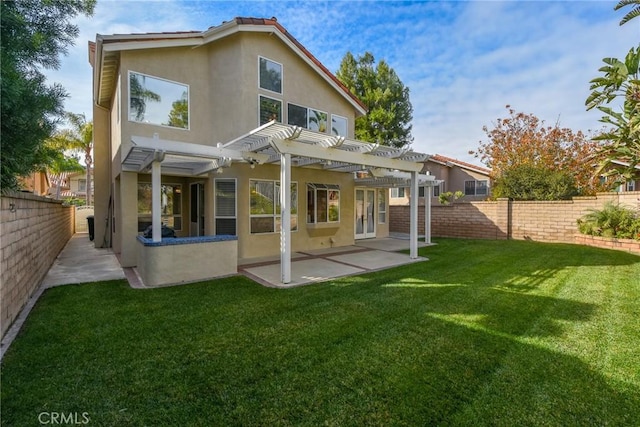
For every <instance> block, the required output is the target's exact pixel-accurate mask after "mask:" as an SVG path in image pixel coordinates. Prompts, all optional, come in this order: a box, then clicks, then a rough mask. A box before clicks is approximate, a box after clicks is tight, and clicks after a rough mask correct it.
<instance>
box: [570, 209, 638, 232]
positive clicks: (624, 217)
mask: <svg viewBox="0 0 640 427" xmlns="http://www.w3.org/2000/svg"><path fill="white" fill-rule="evenodd" d="M578 230H579V231H580V233H582V234H587V235H589V236H602V237H613V238H618V239H636V240H640V217H639V216H638V214H637V213H636V212H635V211H633V210H632V209H629V208H625V207H623V206H620V205H614V204H613V203H611V202H608V203H607V204H605V205H604V207H603V208H602V209H600V210H598V209H591V211H590V212H589V213H588V214H586V215H585V216H583V217H582V218H580V219H579V220H578Z"/></svg>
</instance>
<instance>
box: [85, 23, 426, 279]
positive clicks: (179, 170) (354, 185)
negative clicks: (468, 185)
mask: <svg viewBox="0 0 640 427" xmlns="http://www.w3.org/2000/svg"><path fill="white" fill-rule="evenodd" d="M89 57H90V62H91V64H92V66H93V71H94V75H93V78H94V83H93V97H94V114H93V120H94V127H95V129H94V140H95V142H94V144H95V145H94V146H95V148H94V150H95V159H96V162H95V172H94V174H95V235H96V239H95V240H96V242H97V243H96V244H98V245H104V246H111V247H112V248H113V250H114V252H115V253H116V254H117V255H118V257H119V259H120V262H121V264H122V266H124V267H137V269H138V271H139V273H140V276H141V277H142V278H143V280H145V281H148V282H150V284H151V285H154V284H165V283H170V282H180V281H194V280H198V279H205V278H209V277H215V276H220V275H225V274H233V273H235V272H236V268H237V262H238V260H246V259H253V258H260V257H267V256H274V255H280V259H281V263H282V281H283V283H287V281H288V280H289V275H290V263H291V252H292V251H299V250H311V249H317V248H326V247H337V246H345V245H351V244H353V243H354V240H355V239H360V238H372V237H381V236H387V235H388V232H389V224H388V222H389V219H388V215H387V214H386V212H387V206H388V197H387V194H388V193H387V191H388V188H389V187H391V186H393V185H405V186H408V187H410V188H411V189H412V191H413V190H415V192H416V194H417V191H418V186H423V185H429V183H430V182H431V181H432V180H431V178H430V177H428V176H426V175H420V174H419V172H420V170H421V169H422V163H421V161H422V160H424V159H425V157H426V156H425V155H422V154H419V153H414V152H411V151H408V152H407V151H406V150H396V149H392V148H389V147H383V146H378V145H375V144H367V143H363V142H361V141H356V140H354V139H353V135H354V121H355V119H356V118H357V117H359V116H362V115H364V114H366V109H365V107H364V105H363V104H362V103H361V102H360V101H359V100H358V99H357V98H356V97H355V96H354V95H353V94H351V93H350V92H349V90H347V89H346V88H345V87H344V86H343V85H342V84H341V83H340V82H339V81H338V80H337V79H336V77H335V76H334V75H333V74H332V73H331V72H330V71H329V70H327V68H326V67H324V66H323V65H322V64H321V63H320V62H319V61H318V60H317V59H316V58H315V57H314V56H313V55H312V54H311V53H310V52H309V51H308V50H307V49H305V48H304V47H303V46H302V45H301V44H300V43H299V42H298V41H297V40H296V39H295V38H294V37H293V36H292V35H291V34H289V33H288V32H287V30H286V29H285V28H284V27H283V26H282V25H281V24H280V23H278V22H277V21H276V19H275V18H271V19H256V18H235V19H233V20H231V21H228V22H225V23H223V24H221V25H219V26H215V27H211V28H209V29H208V30H205V31H196V32H175V33H157V34H127V35H98V36H97V38H96V41H95V43H94V42H90V43H89ZM356 172H357V173H356ZM363 172H364V173H363ZM416 209H417V205H416ZM416 218H417V215H416ZM161 225H167V226H168V227H170V228H172V229H173V230H174V231H175V234H176V235H177V238H175V239H163V238H162V233H163V229H162V228H161ZM148 227H151V228H150V230H151V237H148V238H145V237H143V236H141V235H142V232H144V231H145V230H146V229H147V228H148ZM412 236H413V240H412V246H411V256H412V257H417V243H416V244H415V245H413V243H414V240H415V241H416V242H417V226H416V233H413V234H412ZM158 271H164V272H160V273H158ZM163 275H165V276H167V277H164V276H163ZM169 276H170V277H169Z"/></svg>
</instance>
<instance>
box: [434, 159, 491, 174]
mask: <svg viewBox="0 0 640 427" xmlns="http://www.w3.org/2000/svg"><path fill="white" fill-rule="evenodd" d="M428 161H430V162H434V163H439V164H441V165H444V166H449V167H451V166H458V167H459V168H462V169H467V170H470V171H474V172H478V173H481V174H484V175H490V174H491V169H487V168H483V167H481V166H476V165H472V164H471V163H467V162H463V161H462V160H458V159H454V158H451V157H446V156H443V155H440V154H433V155H432V156H430V157H429V159H428Z"/></svg>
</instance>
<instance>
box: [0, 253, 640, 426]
mask: <svg viewBox="0 0 640 427" xmlns="http://www.w3.org/2000/svg"><path fill="white" fill-rule="evenodd" d="M455 244H456V245H458V246H460V248H457V249H456V250H453V249H452V246H451V245H450V246H449V247H446V246H447V244H442V245H441V246H440V248H439V247H437V246H436V247H433V248H428V251H426V252H425V253H423V252H422V250H421V254H423V255H426V256H428V257H429V258H430V259H431V261H429V262H425V263H416V264H411V265H409V266H402V267H399V268H395V269H390V270H385V271H380V272H375V273H370V274H366V275H362V276H356V277H347V278H342V279H339V280H336V281H334V282H332V283H331V284H319V285H314V286H308V287H300V288H293V289H287V290H282V289H272V288H264V287H262V286H260V285H258V284H256V283H254V282H251V281H250V280H249V279H246V278H243V277H233V278H227V279H222V280H217V281H214V282H205V283H199V284H192V285H185V286H181V287H175V288H163V289H158V290H145V291H144V292H139V291H136V290H131V289H129V288H128V287H127V286H126V284H125V283H112V284H106V285H100V286H97V285H92V286H79V287H74V288H72V287H69V288H66V289H62V288H57V289H52V290H49V291H48V292H47V293H46V294H45V295H44V297H43V299H42V300H41V301H40V302H39V306H38V307H36V310H35V313H34V315H33V316H34V317H35V319H34V318H31V319H30V324H29V327H28V328H27V330H26V331H25V334H24V336H22V337H20V338H19V339H18V340H17V342H16V343H15V345H14V347H13V348H12V349H11V351H12V353H11V354H8V356H9V357H8V358H6V359H5V360H3V365H2V368H3V387H2V390H1V393H2V402H1V403H2V408H3V414H2V415H3V416H2V424H3V425H7V426H8V425H32V424H34V423H35V420H36V419H37V415H38V413H40V412H41V411H43V410H48V411H75V410H78V411H81V412H82V411H87V412H89V413H90V417H91V425H313V426H315V425H455V426H460V425H462V426H466V425H473V426H477V425H478V426H482V425H491V426H501V425H504V426H512V425H533V426H535V425H545V426H565V425H621V426H622V425H634V423H637V420H638V419H640V389H639V387H638V378H637V377H633V376H630V377H627V378H625V377H624V372H631V373H633V369H634V367H633V366H631V367H629V366H622V367H621V368H620V369H619V370H617V371H615V372H612V370H613V369H614V368H612V367H610V366H609V367H607V366H606V365H607V363H608V364H609V365H611V362H606V361H603V362H602V363H600V361H599V360H598V357H599V356H600V355H598V354H595V353H596V352H598V348H589V347H588V346H587V347H586V348H583V346H582V344H581V343H580V340H579V338H580V337H579V336H576V335H574V330H571V329H570V328H575V327H577V326H578V327H579V326H580V325H587V326H588V327H591V328H595V329H596V330H597V331H599V333H602V334H604V335H607V334H609V333H610V332H611V331H609V330H607V326H608V325H606V324H602V323H605V322H603V321H601V320H598V317H597V316H596V314H597V311H598V310H599V309H600V307H599V306H598V305H597V304H595V303H588V302H580V301H575V300H572V299H566V298H560V297H557V296H554V295H557V291H558V290H560V289H561V288H562V286H563V284H564V282H563V276H562V275H563V274H566V273H567V271H568V270H571V269H572V267H574V266H583V265H593V266H606V265H628V264H633V263H637V262H639V261H640V258H638V257H634V256H626V254H623V253H620V254H617V253H616V254H615V256H612V254H611V253H608V252H606V251H605V252H603V251H601V250H592V249H591V248H585V250H584V251H583V250H577V251H576V250H575V247H572V246H571V247H569V246H570V245H564V246H567V247H566V248H565V247H563V246H562V245H559V246H555V245H554V246H552V250H550V251H548V253H546V252H545V253H543V254H542V255H540V254H537V255H536V256H535V257H534V256H530V254H529V252H528V248H530V247H531V243H526V244H525V245H521V244H513V245H512V244H509V245H506V246H505V247H506V249H505V248H502V249H501V250H500V251H496V252H493V253H492V251H490V250H487V251H484V252H483V253H480V254H478V253H477V252H478V251H477V249H476V250H475V251H474V250H473V244H472V243H464V242H463V243H461V244H458V242H455ZM527 245H528V246H527ZM503 246H504V245H503ZM467 249H469V251H467ZM471 253H473V254H474V256H470V254H471ZM545 254H546V255H545ZM443 257H454V259H455V260H458V261H455V262H451V259H448V260H447V259H444V258H443ZM458 265H462V266H463V267H464V268H458ZM495 266H500V268H495ZM569 273H571V271H569ZM549 283H552V284H553V285H549ZM586 285H588V283H587V284H586ZM586 285H585V286H586ZM69 307H74V308H75V309H74V310H69ZM56 321H57V322H58V323H57V324H56V323H55V322H56ZM598 322H600V323H598ZM65 325H66V326H65ZM63 326H64V327H66V328H68V330H67V331H64V330H62V327H63ZM631 326H632V325H629V327H631ZM618 332H620V330H619V331H618ZM594 333H595V332H594ZM626 333H627V334H628V335H629V336H632V334H633V333H635V332H628V331H627V332H626ZM65 340H67V341H65ZM603 340H604V338H603ZM69 341H72V343H71V342H69ZM598 345H601V346H603V347H604V346H608V345H611V343H609V342H606V341H603V342H599V343H597V344H596V345H595V347H598ZM42 348H46V349H47V351H35V350H34V349H42ZM634 351H635V350H633V349H631V350H629V352H634ZM577 355H580V357H578V356H577ZM617 356H619V355H617ZM605 357H609V355H608V354H607V355H605ZM629 360H630V361H631V362H629ZM70 361H73V363H70ZM626 361H627V363H634V364H636V365H637V361H634V359H633V358H632V357H631V356H629V355H627V359H626ZM602 366H605V367H602Z"/></svg>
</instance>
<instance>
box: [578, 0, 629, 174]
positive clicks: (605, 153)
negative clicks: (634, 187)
mask: <svg viewBox="0 0 640 427" xmlns="http://www.w3.org/2000/svg"><path fill="white" fill-rule="evenodd" d="M632 4H635V5H636V7H634V8H633V9H632V10H631V11H630V12H629V13H627V14H626V15H625V16H624V18H623V19H622V20H621V21H620V25H623V24H625V23H626V22H628V21H629V20H631V19H633V18H635V17H637V16H640V2H639V1H638V0H622V1H620V2H619V3H618V4H617V5H616V6H615V8H614V9H615V10H618V9H620V8H622V7H625V6H628V5H632ZM602 61H603V62H604V63H605V65H604V66H602V67H600V69H598V71H600V72H602V74H603V75H602V76H601V77H596V78H595V79H593V80H591V82H590V83H591V86H590V87H589V89H590V90H591V94H590V95H589V97H588V98H587V100H586V101H585V105H586V107H587V110H591V109H593V108H597V109H598V110H600V111H602V112H603V113H604V114H605V116H603V117H602V118H601V119H600V121H601V122H603V123H605V124H607V125H611V126H612V127H611V128H609V129H608V130H606V131H605V132H603V133H602V134H600V135H599V136H597V137H596V138H594V139H595V140H598V141H604V142H605V144H604V145H603V148H602V152H601V155H602V159H603V160H602V161H601V162H600V168H599V171H600V172H603V171H604V172H605V173H606V174H607V175H614V176H616V177H618V181H625V180H630V179H637V178H638V171H637V170H636V166H637V165H638V164H639V163H640V44H639V45H638V46H637V47H632V48H631V49H630V50H629V53H627V55H626V57H625V58H624V61H621V60H619V59H617V58H604V59H603V60H602ZM614 100H622V110H621V111H616V110H614V109H613V108H611V107H608V106H606V104H610V103H611V102H613V101H614ZM614 161H622V162H624V163H625V164H626V165H627V166H620V165H619V164H616V165H615V166H614V164H613V162H614Z"/></svg>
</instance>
